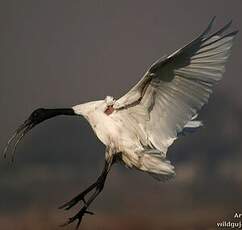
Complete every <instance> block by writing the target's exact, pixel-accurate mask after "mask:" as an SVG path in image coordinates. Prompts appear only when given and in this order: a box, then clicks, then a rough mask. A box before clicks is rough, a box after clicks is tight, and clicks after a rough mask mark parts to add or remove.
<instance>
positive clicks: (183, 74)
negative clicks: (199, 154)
mask: <svg viewBox="0 0 242 230" xmlns="http://www.w3.org/2000/svg"><path fill="white" fill-rule="evenodd" d="M213 21H214V19H213V20H212V21H211V23H210V24H209V26H208V27H207V29H206V30H205V31H204V32H203V33H202V34H201V35H200V36H199V37H198V38H196V39H195V40H193V41H192V42H191V43H189V44H188V45H186V46H184V47H183V48H181V49H179V50H177V51H176V52H174V53H173V54H171V55H169V56H167V57H163V58H161V59H159V60H158V61H156V62H155V63H154V64H153V65H152V66H151V67H150V68H149V70H148V71H147V72H146V73H145V75H144V76H143V77H142V79H141V80H140V81H139V82H138V83H137V84H136V85H135V86H134V87H133V88H132V89H131V90H130V91H128V92H127V93H126V94H125V95H124V96H123V97H121V98H120V99H118V100H115V99H114V98H113V97H111V96H107V97H106V98H105V99H104V100H100V101H94V102H88V103H84V104H80V105H76V106H73V107H72V108H64V109H43V108H40V109H37V110H35V111H34V112H33V113H32V114H31V115H30V117H29V118H28V119H27V120H26V121H25V122H24V124H23V125H21V126H20V127H19V128H18V129H17V131H16V132H15V134H14V135H13V137H12V138H10V140H9V141H8V144H7V146H6V148H5V150H4V153H5V154H6V153H7V150H8V146H9V145H10V144H11V142H12V141H13V140H14V139H15V138H16V137H17V138H18V139H17V141H16V143H15V145H14V150H13V152H14V151H15V149H16V146H17V144H18V143H19V142H20V140H21V139H22V138H23V137H24V135H25V134H26V133H27V132H28V131H29V130H31V129H32V128H33V127H34V126H35V125H37V124H39V123H40V122H43V121H44V120H47V119H50V118H52V117H55V116H57V115H81V116H84V117H85V118H86V119H87V121H88V122H89V123H90V125H91V126H92V128H93V130H94V132H95V133H96V135H97V137H98V138H99V139H100V140H101V141H102V142H103V144H104V145H106V154H105V166H104V169H103V171H102V174H101V175H100V176H99V177H98V179H97V181H96V182H95V183H93V184H92V185H91V186H89V187H88V188H87V189H86V190H84V191H83V192H81V193H80V194H78V195H77V196H76V197H74V198H73V199H72V200H70V201H69V202H67V203H65V204H64V205H62V206H61V208H65V209H70V208H72V207H73V206H74V205H76V204H77V203H78V202H80V201H83V202H84V206H83V207H82V208H81V209H80V211H79V212H78V213H77V214H76V215H74V216H73V217H71V218H70V219H69V220H68V221H67V222H66V224H70V223H72V222H73V221H75V220H78V222H77V227H76V228H78V227H79V224H80V222H81V220H82V217H83V215H84V214H86V213H88V214H92V213H91V212H89V211H87V208H88V207H89V206H90V204H91V203H92V202H93V200H94V199H95V198H96V197H97V195H98V194H99V193H100V192H101V191H102V189H103V187H104V183H105V180H106V177H107V174H108V172H109V171H110V169H111V166H112V164H113V163H114V162H117V161H121V162H123V163H124V164H125V165H127V166H128V167H130V168H132V167H134V168H136V169H139V170H142V171H144V172H147V173H149V174H151V175H152V176H153V177H154V178H156V179H158V180H163V181H164V180H166V179H169V178H171V177H173V176H174V175H175V172H174V166H172V164H171V163H170V161H169V160H167V158H166V153H167V149H168V147H169V146H170V145H171V144H172V143H173V142H174V140H176V138H177V137H178V136H179V135H181V134H183V133H185V132H188V131H194V130H195V129H197V128H198V127H200V126H201V125H202V122H201V121H198V120H196V117H197V115H198V111H199V110H200V109H201V107H202V106H203V105H204V104H205V103H207V101H208V98H209V96H210V94H211V93H212V86H213V85H214V84H215V83H216V82H217V81H219V80H220V79H221V78H222V75H223V73H224V70H225V68H224V66H225V63H226V61H227V59H228V57H229V54H230V50H231V47H232V42H233V39H234V36H235V34H236V33H237V31H235V32H232V33H228V34H225V35H224V32H225V31H226V30H227V29H228V27H229V26H230V24H231V22H230V23H228V24H227V25H226V26H224V27H223V28H222V29H220V30H219V31H217V32H215V33H213V34H211V35H210V34H209V32H210V30H211V27H212V23H213ZM92 191H94V193H93V194H92V195H91V196H90V197H89V198H88V200H86V199H85V198H86V195H87V194H89V193H90V192H92Z"/></svg>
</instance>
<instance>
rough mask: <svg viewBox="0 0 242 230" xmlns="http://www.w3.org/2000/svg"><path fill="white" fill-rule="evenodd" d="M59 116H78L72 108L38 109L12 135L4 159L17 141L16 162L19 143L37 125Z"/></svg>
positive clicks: (15, 145) (12, 159) (13, 155)
mask: <svg viewBox="0 0 242 230" xmlns="http://www.w3.org/2000/svg"><path fill="white" fill-rule="evenodd" d="M58 115H76V114H75V113H74V110H73V109H72V108H67V109H43V108H40V109H36V110H35V111H34V112H32V113H31V115H30V116H29V118H28V119H27V120H26V121H25V122H24V123H23V124H22V125H20V126H19V127H18V128H17V130H16V131H15V133H14V134H13V135H12V137H11V138H10V139H9V140H8V142H7V144H6V146H5V148H4V151H3V157H4V158H6V157H7V152H8V149H9V146H10V145H11V143H12V142H13V141H14V140H15V139H16V142H15V144H14V147H13V151H12V157H11V161H12V162H13V161H14V157H15V151H16V148H17V146H18V144H19V142H20V141H21V140H22V139H23V137H24V136H25V135H26V134H27V133H28V132H29V131H30V130H31V129H32V128H33V127H34V126H36V125H37V124H39V123H41V122H43V121H45V120H47V119H50V118H52V117H55V116H58Z"/></svg>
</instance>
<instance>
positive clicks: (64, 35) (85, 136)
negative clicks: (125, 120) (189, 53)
mask: <svg viewBox="0 0 242 230" xmlns="http://www.w3.org/2000/svg"><path fill="white" fill-rule="evenodd" d="M241 9H242V2H241V1H240V0H233V1H229V0H213V1H209V0H203V1H192V0H184V1H179V0H176V1H175V0H171V1H155V0H152V1H138V0H137V1H64V0H52V1H47V0H43V1H33V0H31V1H30V0H22V1H17V0H1V1H0V107H1V138H0V145H1V147H2V148H4V145H5V144H6V142H7V140H8V138H9V137H10V135H11V134H12V132H13V131H14V129H15V128H16V127H17V126H18V125H19V124H20V123H21V122H23V120H25V119H26V118H27V117H28V116H29V114H30V113H31V112H32V111H33V110H34V109H36V108H38V107H49V108H54V107H68V106H72V105H75V104H79V103H82V102H86V101H90V100H96V99H103V98H104V97H105V96H106V95H112V96H114V97H115V98H118V97H120V96H121V95H122V94H124V93H125V92H126V91H127V90H128V89H129V88H130V87H131V86H132V85H133V84H135V83H136V82H137V81H138V80H139V79H140V77H141V76H142V74H143V73H144V72H145V70H146V69H147V68H148V67H149V65H150V64H151V63H152V62H154V61H155V60H156V59H157V58H159V57H161V56H163V55H165V54H170V53H171V52H173V51H174V50H176V49H178V48H180V47H181V46H183V45H184V44H186V43H187V42H189V41H191V40H192V39H193V38H195V37H196V36H197V35H198V34H199V33H201V32H202V31H203V30H204V28H205V27H206V26H207V24H208V22H209V20H210V19H211V18H212V17H213V16H215V15H216V16H217V19H216V22H215V29H216V28H219V27H220V26H222V25H224V24H225V23H227V22H228V21H229V20H230V19H233V22H234V23H233V26H232V27H231V31H232V30H235V29H239V30H241V26H242V15H241ZM241 52H242V38H241V32H240V33H239V34H238V35H237V37H236V39H235V43H234V47H233V50H232V55H231V57H230V59H229V62H228V64H227V66H226V67H227V68H226V73H225V75H224V79H223V80H222V81H221V82H220V84H219V85H218V86H216V87H215V90H214V94H213V95H212V97H211V99H210V101H209V104H208V105H207V106H205V107H204V109H203V110H202V111H201V115H200V118H201V119H202V120H203V121H204V123H205V127H204V128H202V129H201V130H200V131H198V132H197V133H194V134H192V135H189V136H186V137H182V138H181V139H179V140H178V141H177V142H176V143H175V144H174V145H173V146H172V147H171V148H170V149H169V153H168V156H169V159H170V160H171V161H172V163H173V164H175V166H176V172H177V177H176V178H175V179H174V180H172V181H171V182H168V183H165V184H162V183H159V182H157V181H155V180H153V179H152V178H151V177H149V176H147V175H145V174H143V173H140V172H137V171H132V170H129V169H126V168H124V167H123V166H118V165H116V166H115V167H114V168H113V170H112V171H111V174H110V175H109V178H108V180H107V183H106V187H105V189H104V192H103V194H102V195H101V196H100V197H99V198H98V200H97V201H96V202H95V203H94V204H93V205H92V208H91V210H92V211H94V212H95V213H96V215H95V216H91V217H87V218H86V219H84V222H83V224H82V227H83V229H92V230H93V229H105V230H106V229H107V230H109V229H110V230H111V229H118V230H119V229H141V230H142V229H154V230H155V229H161V228H162V229H186V230H189V229H216V222H218V221H222V220H226V219H227V220H231V219H232V216H233V214H234V212H235V211H240V212H241V213H242V200H241V192H242V168H241V164H242V155H241V154H242V143H241V138H242V131H241V127H242V119H241V117H242V102H241V98H242V91H241ZM103 161H104V146H103V145H102V144H101V143H100V142H99V141H98V140H97V138H96V137H95V135H94V133H93V132H92V130H91V128H90V127H89V125H88V124H87V122H85V121H84V119H78V118H73V117H57V118H55V119H52V120H50V121H47V122H45V123H43V124H41V125H39V126H38V127H36V128H35V129H33V131H32V132H31V133H30V134H29V135H28V136H26V138H25V139H24V140H23V142H22V143H21V144H20V145H19V147H18V149H17V158H16V163H15V164H14V165H13V167H11V166H9V164H8V163H7V162H6V161H2V160H1V162H0V173H1V174H0V194H1V196H0V229H7V230H12V229H24V230H28V229H36V230H38V229H46V230H49V229H59V227H58V225H59V224H60V223H62V222H63V221H65V218H67V217H69V216H70V215H71V214H73V213H72V212H63V211H59V210H57V207H58V206H59V205H60V204H61V203H63V202H65V201H67V200H69V199H70V198H72V196H74V195H76V194H77V193H78V192H80V191H81V190H83V189H84V188H85V187H86V186H88V185H89V184H91V183H92V182H93V181H94V180H95V179H96V177H97V176H98V174H99V173H100V171H101V168H102V164H103ZM66 229H73V228H71V227H70V228H66Z"/></svg>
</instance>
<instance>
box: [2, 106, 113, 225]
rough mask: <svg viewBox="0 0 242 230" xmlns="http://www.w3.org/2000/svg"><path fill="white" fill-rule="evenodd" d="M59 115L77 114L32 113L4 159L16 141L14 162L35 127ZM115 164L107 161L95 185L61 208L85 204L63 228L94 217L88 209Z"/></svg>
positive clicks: (70, 111) (69, 111) (68, 110)
mask: <svg viewBox="0 0 242 230" xmlns="http://www.w3.org/2000/svg"><path fill="white" fill-rule="evenodd" d="M59 115H70V116H72V115H76V114H75V112H74V110H73V109H72V108H63V109H44V108H39V109H36V110H35V111H33V112H32V113H31V115H30V116H29V118H28V119H27V120H26V121H25V122H24V123H23V124H22V125H20V126H19V127H18V129H17V130H16V131H15V133H14V135H13V136H12V137H11V138H10V139H9V141H8V143H7V145H6V147H5V149H4V152H3V155H4V158H6V157H7V153H8V150H9V146H10V145H11V143H12V142H13V141H14V140H15V143H14V147H13V150H12V161H13V159H14V153H15V150H16V147H17V145H18V143H19V142H20V141H21V140H22V138H23V137H24V136H25V135H26V134H27V133H28V132H29V131H30V130H31V129H32V128H33V127H35V126H36V125H38V124H40V123H41V122H43V121H45V120H48V119H50V118H52V117H56V116H59ZM113 162H114V161H113V158H110V159H107V160H105V165H104V168H103V171H102V173H101V175H100V176H99V177H98V179H97V181H96V182H95V183H93V184H92V185H91V186H89V187H88V188H87V189H85V190H84V191H83V192H81V193H79V194H78V195H77V196H75V197H74V198H73V199H72V200H70V201H69V202H67V203H65V204H64V205H62V206H61V207H59V208H60V209H62V208H64V209H65V210H69V209H70V208H72V207H73V206H75V205H76V204H77V203H78V202H79V201H83V203H84V205H83V207H82V208H81V209H80V210H79V212H78V213H77V214H76V215H74V216H73V217H71V218H69V219H68V221H67V222H66V223H64V224H63V225H62V226H66V225H69V224H71V223H72V222H74V221H76V220H77V225H76V229H78V228H79V226H80V223H81V221H82V217H83V216H84V215H85V214H91V215H93V213H92V212H90V211H88V210H87V208H88V207H89V206H90V205H91V203H92V202H93V201H94V200H95V199H96V197H97V196H98V195H99V194H100V192H101V191H102V190H103V188H104V184H105V180H106V178H107V175H108V173H109V171H110V169H111V166H112V164H113ZM92 191H94V192H93V193H92V194H91V195H90V197H89V198H88V199H87V200H85V197H86V196H87V195H88V194H89V193H91V192H92Z"/></svg>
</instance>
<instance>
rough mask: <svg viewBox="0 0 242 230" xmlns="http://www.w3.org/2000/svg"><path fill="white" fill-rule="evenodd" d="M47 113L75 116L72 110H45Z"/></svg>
mask: <svg viewBox="0 0 242 230" xmlns="http://www.w3.org/2000/svg"><path fill="white" fill-rule="evenodd" d="M47 111H48V113H50V114H53V116H57V115H76V114H75V113H74V110H73V109H72V108H63V109H47Z"/></svg>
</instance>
